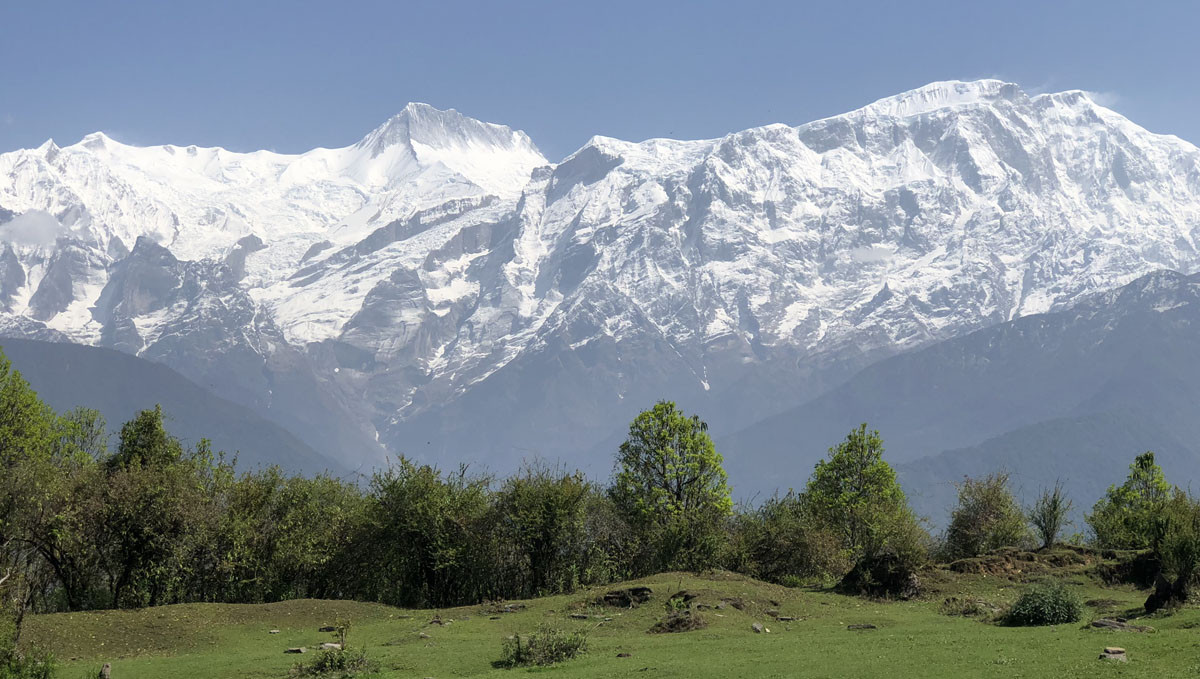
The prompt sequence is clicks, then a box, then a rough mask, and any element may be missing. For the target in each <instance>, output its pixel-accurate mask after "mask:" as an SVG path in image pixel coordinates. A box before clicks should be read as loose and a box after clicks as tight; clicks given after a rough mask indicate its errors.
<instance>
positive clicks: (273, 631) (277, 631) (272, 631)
mask: <svg viewBox="0 0 1200 679" xmlns="http://www.w3.org/2000/svg"><path fill="white" fill-rule="evenodd" d="M267 634H279V630H277V629H273V630H271V631H269V632H267Z"/></svg>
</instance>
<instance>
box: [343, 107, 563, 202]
mask: <svg viewBox="0 0 1200 679" xmlns="http://www.w3.org/2000/svg"><path fill="white" fill-rule="evenodd" d="M353 149H354V150H355V151H357V152H359V153H362V154H365V157H362V158H358V159H356V160H354V161H353V164H357V165H360V166H361V165H370V166H373V167H375V166H380V165H384V166H388V167H401V166H404V165H406V163H407V162H409V161H415V162H416V163H418V164H420V165H422V166H426V167H428V166H434V165H438V164H440V165H442V166H445V167H446V168H447V169H448V170H450V171H452V172H455V173H457V174H460V175H462V176H463V177H465V178H466V179H468V180H469V181H471V182H472V183H474V184H476V185H477V186H479V187H480V188H482V189H484V190H485V191H488V192H490V193H495V194H498V195H502V196H508V195H515V194H517V193H519V192H520V189H521V187H522V186H524V184H525V183H526V182H528V181H529V173H530V171H532V170H533V168H534V167H537V166H539V165H547V164H549V161H547V160H546V158H545V157H544V156H542V154H541V152H540V151H538V149H537V147H536V146H535V145H534V144H533V141H532V140H530V139H529V137H528V135H526V134H525V133H524V132H521V131H519V130H513V129H512V128H510V127H507V126H505V125H496V124H492V123H484V122H481V121H479V120H475V119H474V118H470V117H468V116H465V115H463V114H461V113H459V112H458V111H456V110H454V109H447V110H444V111H443V110H440V109H437V108H434V107H432V106H430V105H429V104H422V103H410V104H408V105H407V106H405V107H404V109H403V110H402V111H400V113H397V114H396V115H394V116H392V117H391V118H389V119H388V120H387V122H385V123H384V124H382V125H380V126H379V127H377V128H375V129H374V130H372V131H371V132H370V134H368V135H367V136H365V137H363V139H362V140H361V141H359V142H358V143H357V144H355V145H354V146H353ZM389 174H390V173H389Z"/></svg>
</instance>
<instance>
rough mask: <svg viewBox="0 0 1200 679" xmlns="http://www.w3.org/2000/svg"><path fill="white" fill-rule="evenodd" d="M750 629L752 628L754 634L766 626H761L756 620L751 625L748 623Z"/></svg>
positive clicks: (759, 632)
mask: <svg viewBox="0 0 1200 679" xmlns="http://www.w3.org/2000/svg"><path fill="white" fill-rule="evenodd" d="M750 629H752V630H754V633H755V634H762V631H763V630H764V629H766V628H764V627H763V626H762V623H761V622H756V623H754V624H753V625H750Z"/></svg>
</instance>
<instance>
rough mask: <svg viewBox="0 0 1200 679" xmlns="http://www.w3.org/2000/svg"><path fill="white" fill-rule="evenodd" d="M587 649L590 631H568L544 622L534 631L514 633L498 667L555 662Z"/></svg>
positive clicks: (508, 640)
mask: <svg viewBox="0 0 1200 679" xmlns="http://www.w3.org/2000/svg"><path fill="white" fill-rule="evenodd" d="M586 651H587V633H586V632H568V631H566V630H562V629H558V628H557V627H550V626H549V625H543V626H541V627H539V628H538V630H537V631H536V632H534V633H533V634H529V635H526V636H521V635H520V634H516V635H513V636H511V637H509V638H507V639H505V640H504V643H503V645H502V646H501V650H500V660H497V661H496V662H495V663H494V664H495V665H496V666H497V667H531V666H538V667H541V666H545V665H554V664H556V663H560V662H563V661H566V660H570V659H572V658H574V657H575V656H578V655H582V654H583V653H584V652H586Z"/></svg>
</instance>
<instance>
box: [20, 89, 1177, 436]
mask: <svg viewBox="0 0 1200 679" xmlns="http://www.w3.org/2000/svg"><path fill="white" fill-rule="evenodd" d="M139 238H142V239H146V240H145V242H146V243H156V244H158V245H159V246H162V248H165V252H167V253H168V254H169V255H170V257H167V256H165V255H162V253H161V252H158V251H157V250H152V249H151V248H149V246H148V245H144V246H143V247H142V249H141V252H140V253H135V254H134V255H131V254H130V249H132V248H133V247H134V244H135V243H137V242H138V239H139ZM0 239H3V241H4V249H3V251H2V252H0V305H2V306H3V307H4V308H5V309H6V312H5V313H6V314H7V316H8V317H12V318H20V319H24V320H23V321H22V322H21V323H15V322H14V323H7V324H5V325H6V327H13V328H29V327H38V328H42V327H44V328H47V329H49V330H52V331H56V332H60V333H62V334H63V335H65V336H67V337H70V338H73V339H74V340H75V341H79V342H86V343H94V344H106V345H111V346H121V347H122V348H126V349H127V350H131V351H136V352H139V353H143V354H145V355H148V356H151V357H154V356H160V357H161V359H162V360H166V361H168V362H170V361H179V360H182V359H179V358H177V357H178V356H179V355H181V352H184V350H183V349H181V348H179V346H178V345H176V344H168V343H169V342H178V341H179V340H178V338H179V337H181V336H187V337H188V338H189V340H188V341H189V342H192V344H189V345H188V348H187V350H186V351H187V352H191V353H193V354H198V355H204V356H210V357H211V360H212V361H215V362H219V361H220V360H223V359H221V353H222V352H228V351H229V347H230V346H241V347H244V348H245V351H247V352H249V354H250V355H253V356H262V357H263V360H264V361H267V362H268V363H269V362H270V359H271V357H274V356H279V355H282V354H281V353H280V352H285V353H286V352H298V353H299V354H303V355H305V356H308V357H309V359H308V360H311V361H312V362H313V365H314V366H315V367H314V370H316V371H317V372H318V374H319V377H320V380H322V383H323V384H325V385H326V388H328V389H329V390H330V393H336V394H339V395H340V396H339V398H346V399H362V400H361V402H359V403H358V405H357V406H354V407H355V408H359V409H360V410H363V411H364V412H368V413H370V417H371V418H372V422H373V426H374V427H375V428H376V429H377V432H376V431H373V432H371V434H372V435H374V434H375V433H379V435H380V437H381V440H382V441H384V442H385V443H389V442H390V443H393V444H395V443H397V441H396V440H393V439H392V438H390V437H393V436H400V434H398V433H395V432H398V431H399V429H397V428H398V427H401V425H402V424H403V423H404V422H405V421H407V420H409V419H410V418H412V417H415V416H417V415H420V414H421V413H425V412H429V411H430V410H431V409H436V408H440V407H443V406H444V405H445V404H447V403H451V402H453V401H454V400H455V399H458V398H464V397H465V395H468V394H470V393H472V391H473V390H475V389H478V388H481V385H487V384H490V383H493V382H495V381H496V380H498V379H501V378H503V379H516V378H509V377H504V375H505V374H506V373H505V368H506V366H510V365H515V364H514V362H521V361H532V360H535V359H534V358H532V357H534V356H538V357H544V356H547V355H548V354H547V353H546V352H554V351H566V352H569V353H571V354H573V355H576V354H577V355H582V354H585V353H586V352H588V351H590V350H592V348H595V347H601V346H603V347H615V348H610V349H606V350H605V351H608V352H610V353H605V354H604V355H605V356H609V357H610V358H611V361H612V362H604V361H600V362H592V363H588V365H589V366H591V367H590V370H591V372H590V373H589V374H592V375H594V374H598V373H602V374H605V375H607V376H606V377H605V378H604V380H603V385H604V386H603V388H604V389H608V390H611V393H608V392H605V393H604V394H599V395H596V396H595V398H596V399H597V400H596V401H595V402H596V403H606V402H608V401H605V400H604V399H610V400H611V401H612V402H614V403H615V402H618V401H619V400H621V399H623V398H624V397H625V396H626V394H630V393H634V392H633V391H631V390H636V389H637V388H639V387H638V385H639V384H642V382H640V381H639V380H652V379H665V378H664V377H663V375H666V374H667V373H668V372H670V371H668V370H667V369H666V368H663V367H662V366H661V365H657V366H656V367H655V369H654V370H648V371H646V370H643V371H642V372H640V373H639V372H637V371H633V372H631V371H629V370H628V369H627V368H625V367H624V366H625V365H626V363H625V360H626V359H629V356H628V355H624V354H622V353H621V352H622V351H623V350H622V349H621V347H634V346H636V347H639V348H638V349H637V350H636V351H635V350H634V349H632V348H631V349H628V351H629V352H631V354H634V353H636V355H637V356H638V357H639V360H642V359H645V357H646V356H648V355H652V356H655V357H656V358H655V359H654V360H658V361H661V362H663V364H670V365H672V366H675V367H674V368H671V370H676V371H677V372H678V374H679V375H682V376H683V377H680V378H679V379H681V380H683V381H684V382H686V383H688V384H692V385H693V386H695V388H696V389H697V390H698V393H700V394H701V395H702V396H703V397H704V398H711V399H720V398H724V396H723V394H727V393H730V392H729V391H728V390H729V389H732V388H733V385H735V384H739V383H741V382H743V381H744V380H745V379H746V378H745V375H746V371H747V370H751V369H752V368H753V366H770V367H771V370H772V371H774V372H775V373H777V374H779V375H790V376H792V377H794V381H800V380H802V379H804V375H807V374H809V373H808V371H810V370H812V369H814V368H813V366H816V365H818V364H822V365H823V364H824V363H828V362H830V361H839V360H845V359H847V357H862V356H874V355H878V354H880V353H881V352H882V353H888V352H894V351H898V350H900V349H902V348H905V347H913V346H918V345H921V344H923V343H927V342H931V341H935V340H938V339H943V338H946V337H951V336H954V335H956V334H959V333H963V332H967V331H969V330H973V329H976V328H979V327H982V326H985V325H988V324H992V323H997V322H1001V321H1005V320H1009V319H1012V318H1014V317H1018V316H1022V315H1027V314H1031V313H1037V312H1040V311H1045V310H1048V309H1051V308H1055V307H1057V306H1061V305H1064V304H1069V303H1071V302H1072V301H1073V300H1077V299H1079V298H1081V297H1082V296H1085V295H1089V294H1094V293H1097V292H1099V291H1102V290H1106V289H1109V288H1113V287H1116V286H1118V285H1121V284H1123V283H1126V282H1129V281H1131V280H1133V279H1134V278H1136V277H1138V276H1140V275H1142V274H1144V273H1147V272H1148V271H1151V270H1155V269H1162V268H1167V269H1174V270H1178V271H1183V272H1188V273H1190V272H1194V271H1196V270H1197V269H1198V268H1200V246H1198V244H1197V240H1198V239H1200V150H1197V148H1196V147H1195V146H1192V145H1191V144H1188V143H1186V142H1183V141H1181V140H1179V139H1177V138H1174V137H1169V136H1163V135H1156V134H1152V133H1150V132H1148V131H1146V130H1144V129H1142V128H1141V127H1139V126H1137V125H1136V124H1134V123H1133V122H1131V121H1129V120H1126V119H1125V118H1123V117H1122V116H1120V115H1119V114H1117V113H1115V112H1113V111H1111V110H1109V109H1107V108H1104V107H1102V106H1099V105H1098V104H1096V103H1095V102H1094V101H1092V99H1091V98H1090V97H1088V96H1087V95H1086V94H1085V93H1082V92H1079V91H1070V92H1063V93H1057V94H1042V95H1037V96H1029V95H1027V94H1026V93H1025V92H1023V91H1022V90H1021V89H1020V88H1019V87H1018V86H1016V85H1014V84H1011V83H1004V82H1001V81H996V80H984V81H978V82H957V81H955V82H942V83H933V84H930V85H928V86H926V87H922V88H918V89H916V90H913V91H911V92H906V93H903V94H899V95H896V96H894V97H888V98H885V99H882V100H879V101H877V102H874V103H872V104H869V105H867V106H864V107H863V108H860V109H857V110H855V111H851V112H849V113H846V114H843V115H840V116H834V117H831V118H826V119H823V120H818V121H814V122H811V123H807V124H805V125H800V126H798V127H790V126H786V125H768V126H764V127H759V128H753V129H750V130H744V131H741V132H735V133H732V134H729V135H727V136H725V137H722V138H719V139H711V140H699V141H679V140H668V139H652V140H648V141H644V142H639V143H632V142H626V141H621V140H617V139H611V138H607V137H594V138H593V139H591V140H589V142H588V143H587V144H585V145H584V146H583V147H582V148H581V149H579V150H578V151H576V152H575V153H573V154H571V155H570V156H568V157H567V158H566V159H564V160H562V161H561V162H559V163H557V164H551V163H548V162H547V161H546V159H545V158H544V157H543V156H542V155H541V154H540V153H539V152H538V151H537V148H536V146H535V145H534V144H533V143H532V141H530V140H529V138H528V137H527V136H525V135H524V134H523V133H521V132H517V131H514V130H512V129H510V128H507V127H504V126H500V125H493V124H489V123H482V122H479V121H476V120H473V119H470V118H468V117H466V116H463V115H462V114H459V113H457V112H455V111H453V110H450V111H439V110H437V109H433V108H431V107H429V106H425V105H420V104H413V105H409V106H408V107H406V108H405V109H404V110H403V111H401V112H400V113H399V114H398V115H396V116H395V117H393V118H391V119H390V120H388V121H386V122H385V123H384V124H383V125H381V126H380V127H379V128H377V129H376V130H374V131H372V132H371V133H369V134H368V135H366V136H365V137H364V138H363V139H362V141H360V142H358V143H357V144H354V145H351V146H348V147H345V148H340V149H314V150H312V151H310V152H307V153H304V154H298V155H282V154H275V153H270V152H266V151H259V152H254V153H232V152H229V151H226V150H224V149H220V148H197V147H178V146H159V147H147V148H138V147H132V146H127V145H123V144H119V143H117V142H115V141H113V140H112V139H109V138H107V137H105V136H104V135H101V134H96V135H89V136H88V137H86V138H85V139H84V140H82V141H81V142H79V143H78V144H74V145H72V146H68V147H63V148H59V147H58V146H56V145H54V144H53V143H49V142H48V143H47V144H46V145H43V146H42V147H40V148H38V149H33V150H23V151H16V152H13V153H6V154H0ZM153 253H158V254H153ZM118 279H119V280H118ZM213 323H217V324H218V325H220V326H221V327H223V328H225V329H226V330H225V332H224V334H223V335H221V339H220V340H219V341H218V340H216V339H212V338H211V337H208V336H206V335H204V334H203V333H201V332H200V331H199V329H200V328H202V327H204V326H205V324H210V325H211V324H213ZM31 324H34V325H33V326H31ZM21 332H24V331H23V330H22V331H21ZM193 335H194V337H193ZM167 346H170V347H171V349H170V351H168V350H167V349H166V347H167ZM564 347H565V348H564ZM646 347H654V348H655V349H654V350H653V351H657V352H662V353H661V354H654V353H653V352H651V353H650V354H648V353H647V351H649V350H647V349H646ZM156 352H158V353H156ZM288 355H289V356H291V355H292V354H290V353H289V354H288ZM622 356H625V358H621V357H622ZM612 357H615V358H612ZM289 360H292V359H289ZM537 360H546V361H548V363H547V364H546V365H547V366H557V367H553V368H551V367H545V368H544V369H545V370H546V371H550V372H552V371H553V370H565V369H566V368H563V366H569V365H574V364H576V363H578V361H572V360H568V359H567V358H564V357H562V356H559V357H557V358H554V359H551V358H544V359H543V358H539V359H537ZM580 360H582V359H580ZM588 360H593V359H588ZM645 360H649V359H645ZM855 360H858V359H855ZM521 365H524V364H523V363H521ZM185 367H186V366H185ZM605 371H609V372H611V374H609V372H605ZM656 371H657V372H656ZM788 371H794V374H793V373H792V372H788ZM184 372H185V374H186V373H187V371H186V370H184ZM232 372H233V373H235V374H236V373H237V371H232ZM547 374H549V373H547ZM671 374H675V373H671ZM643 375H646V376H643ZM652 375H659V377H658V378H655V377H652ZM230 379H234V380H235V381H236V379H241V378H240V377H238V378H230ZM773 379H778V380H782V381H781V382H779V383H781V384H782V383H787V380H786V379H782V378H773ZM773 383H774V382H773ZM514 388H515V387H514ZM594 388H595V387H593V389H594ZM237 389H242V390H243V391H246V392H249V391H250V387H248V386H246V385H241V384H240V383H239V385H238V386H237ZM780 389H782V387H780ZM235 391H236V390H235ZM533 392H534V393H536V389H534V390H533ZM504 393H509V392H507V391H506V392H504ZM522 393H526V392H522ZM764 393H765V392H764ZM788 397H789V394H788V393H787V392H786V390H784V391H778V392H773V395H772V396H771V398H772V399H775V400H779V399H786V398H788ZM730 398H732V397H730ZM764 398H765V397H764ZM593 405H594V404H593ZM727 405H728V404H727ZM722 407H723V406H722ZM737 407H740V406H738V404H736V403H734V404H732V405H730V408H729V409H730V410H735V409H737ZM594 409H595V408H592V410H594Z"/></svg>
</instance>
